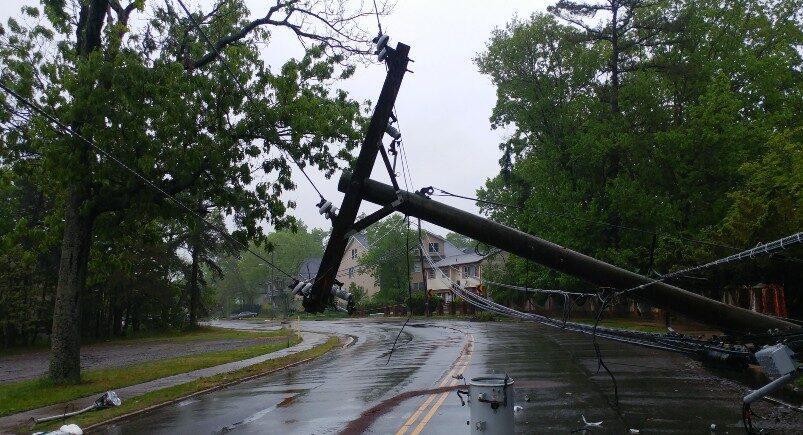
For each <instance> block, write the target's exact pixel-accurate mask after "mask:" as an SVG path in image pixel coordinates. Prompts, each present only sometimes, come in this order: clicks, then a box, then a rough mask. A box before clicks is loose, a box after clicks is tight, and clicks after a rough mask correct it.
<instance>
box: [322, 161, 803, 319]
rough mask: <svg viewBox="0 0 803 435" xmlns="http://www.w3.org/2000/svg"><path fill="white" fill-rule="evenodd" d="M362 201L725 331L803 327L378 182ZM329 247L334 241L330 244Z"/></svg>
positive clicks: (367, 183) (343, 181) (346, 179)
mask: <svg viewBox="0 0 803 435" xmlns="http://www.w3.org/2000/svg"><path fill="white" fill-rule="evenodd" d="M352 184H353V181H352V176H350V175H349V174H344V175H343V176H342V177H341V178H340V183H339V184H338V189H339V190H340V191H346V190H347V189H348V188H349V186H351V185H352ZM360 185H361V190H360V192H361V193H362V195H363V197H362V198H363V199H365V200H366V201H370V202H373V203H374V204H378V205H381V206H384V207H388V206H394V209H395V210H396V211H399V212H401V213H404V214H407V215H410V216H414V217H417V218H420V219H423V220H425V221H427V222H430V223H433V224H435V225H438V226H440V227H443V228H448V229H449V230H452V231H454V232H457V233H460V234H463V235H465V236H467V237H471V238H472V239H474V240H478V241H480V242H482V243H486V244H488V245H491V246H496V247H497V248H500V249H503V250H505V251H508V252H510V253H512V254H515V255H518V256H520V257H522V258H526V259H528V260H532V261H534V262H536V263H539V264H541V265H544V266H546V267H549V268H550V269H554V270H557V271H559V272H563V273H565V274H567V275H571V276H574V277H577V278H580V279H583V280H585V281H588V282H590V283H593V284H595V285H598V286H601V287H611V288H617V289H629V288H633V287H636V286H639V285H642V284H647V283H651V284H650V285H649V286H646V287H645V288H643V289H640V290H638V291H634V292H633V296H634V297H638V298H644V299H647V300H649V301H652V302H653V303H655V304H656V305H658V306H661V307H664V308H667V309H670V310H672V311H674V312H677V313H680V314H683V315H685V316H687V317H689V318H691V319H694V320H697V321H699V322H702V323H705V324H708V325H711V326H715V327H717V328H720V329H721V330H723V331H728V332H737V333H746V332H759V333H760V332H767V330H769V329H776V328H777V329H782V330H788V329H799V328H800V327H799V326H797V325H795V324H793V323H789V322H786V321H783V320H781V319H777V318H774V317H770V316H766V315H764V314H760V313H756V312H753V311H749V310H745V309H743V308H739V307H734V306H731V305H727V304H724V303H722V302H719V301H715V300H713V299H709V298H706V297H704V296H701V295H698V294H696V293H692V292H690V291H687V290H683V289H681V288H678V287H675V286H673V285H670V284H667V283H664V282H660V281H658V282H656V281H654V280H652V279H650V278H647V277H645V276H642V275H639V274H637V273H633V272H630V271H628V270H625V269H622V268H620V267H617V266H614V265H612V264H608V263H606V262H604V261H601V260H597V259H596V258H592V257H589V256H587V255H584V254H581V253H579V252H575V251H572V250H571V249H568V248H564V247H563V246H560V245H556V244H554V243H552V242H549V241H546V240H543V239H540V238H538V237H535V236H532V235H530V234H527V233H524V232H522V231H519V230H517V229H515V228H510V227H507V226H505V225H502V224H500V223H497V222H493V221H491V220H488V219H485V218H483V217H480V216H477V215H474V214H471V213H468V212H465V211H463V210H460V209H457V208H454V207H451V206H448V205H446V204H443V203H440V202H437V201H434V200H432V199H429V198H427V197H425V196H423V195H419V194H412V193H410V192H407V191H404V190H399V189H394V188H393V187H391V186H388V185H387V184H384V183H380V182H378V181H374V180H362V181H361V183H360ZM330 243H331V242H330Z"/></svg>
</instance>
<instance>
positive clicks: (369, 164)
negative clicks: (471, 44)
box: [303, 36, 410, 313]
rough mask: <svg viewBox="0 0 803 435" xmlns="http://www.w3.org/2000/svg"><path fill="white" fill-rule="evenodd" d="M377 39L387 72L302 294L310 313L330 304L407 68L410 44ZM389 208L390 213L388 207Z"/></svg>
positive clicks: (305, 307)
mask: <svg viewBox="0 0 803 435" xmlns="http://www.w3.org/2000/svg"><path fill="white" fill-rule="evenodd" d="M383 38H384V39H383ZM377 39H378V51H379V53H378V54H379V55H380V59H384V60H385V61H386V64H387V66H388V73H387V76H386V77H385V83H384V85H382V92H381V93H380V94H379V100H378V101H377V102H376V107H375V108H374V113H373V115H372V116H371V122H370V124H369V125H368V132H367V133H366V134H365V140H364V141H363V143H362V145H361V146H360V154H359V156H358V157H357V162H356V164H355V165H354V168H353V169H352V176H351V182H350V183H349V184H348V186H345V187H344V189H343V190H342V191H343V192H345V194H346V195H345V196H344V197H343V203H342V205H341V206H340V212H339V213H338V214H337V216H335V217H334V219H333V222H332V232H331V233H330V235H329V243H327V245H326V250H325V251H324V253H323V258H322V259H321V265H320V267H319V269H318V274H317V276H316V277H315V281H314V282H313V284H312V288H311V289H310V293H309V295H305V296H304V302H303V304H304V309H305V310H306V311H307V312H310V313H317V312H321V311H323V310H324V309H325V308H326V307H327V306H329V305H331V300H332V286H333V285H334V284H335V277H336V276H337V273H338V269H339V268H340V261H341V260H342V258H343V254H344V253H345V251H346V244H347V243H348V239H349V236H350V234H351V233H352V231H353V227H354V221H355V219H356V218H357V212H358V210H359V209H360V203H361V202H362V199H363V192H362V188H363V183H365V181H367V180H368V177H370V176H371V170H373V167H374V163H375V162H376V156H377V153H379V149H380V147H382V146H383V145H382V143H381V140H382V137H383V135H384V134H385V132H386V131H387V130H388V123H389V121H390V118H391V114H392V112H393V106H394V104H395V103H396V96H397V95H398V94H399V88H400V87H401V82H402V79H403V78H404V73H405V72H406V71H407V64H408V62H409V59H408V57H407V55H408V53H409V52H410V47H409V46H407V45H405V44H402V43H399V44H397V45H396V49H392V48H390V47H389V46H386V44H387V36H380V37H379V38H377ZM382 42H384V44H382ZM383 45H384V46H383ZM383 159H385V160H386V159H387V158H386V156H384V155H383ZM391 202H393V201H391ZM389 211H390V212H392V210H389ZM377 220H378V219H377Z"/></svg>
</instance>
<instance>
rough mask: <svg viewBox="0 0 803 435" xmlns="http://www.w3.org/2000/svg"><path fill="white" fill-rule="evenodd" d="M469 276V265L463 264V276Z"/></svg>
mask: <svg viewBox="0 0 803 435" xmlns="http://www.w3.org/2000/svg"><path fill="white" fill-rule="evenodd" d="M470 276H471V267H470V266H463V278H468V277H470Z"/></svg>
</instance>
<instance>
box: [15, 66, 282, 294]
mask: <svg viewBox="0 0 803 435" xmlns="http://www.w3.org/2000/svg"><path fill="white" fill-rule="evenodd" d="M0 89H3V90H4V91H6V92H7V93H8V94H10V95H11V96H13V97H14V98H16V99H17V100H18V101H19V102H21V103H22V104H24V105H26V106H28V107H29V108H30V109H31V110H33V111H34V112H36V113H38V114H40V115H42V116H44V117H45V118H46V119H47V120H48V121H50V123H49V124H48V125H50V127H51V128H52V129H53V130H54V131H56V132H57V133H61V134H66V135H69V136H72V137H74V138H76V139H79V140H80V141H82V142H84V143H86V144H87V145H89V146H90V147H91V148H92V149H94V150H95V151H97V152H98V153H99V154H101V155H103V156H104V157H106V158H107V159H109V160H111V161H112V162H114V163H115V164H117V165H118V166H120V167H121V168H123V169H124V170H125V171H127V172H129V173H131V174H132V175H133V176H134V177H135V178H138V179H139V180H140V181H142V182H143V183H144V184H145V185H147V186H148V187H150V188H151V189H153V190H155V191H156V192H158V193H159V194H161V195H162V196H164V197H165V198H167V199H168V200H169V201H171V202H173V203H174V204H176V205H177V206H178V207H179V208H182V209H184V210H185V211H186V212H188V213H190V214H191V215H193V216H195V217H196V218H198V219H200V221H201V222H202V223H204V224H206V225H207V226H208V227H210V228H212V229H214V230H216V231H217V232H218V233H220V235H221V236H223V238H225V239H226V240H227V241H229V242H230V243H233V244H235V245H237V246H240V247H241V248H243V249H245V250H246V251H248V252H250V253H251V254H253V255H254V256H255V257H257V258H259V259H260V260H262V261H264V262H265V264H267V265H268V266H270V267H272V268H273V269H275V270H277V271H278V272H281V273H282V274H284V275H285V276H287V277H288V278H291V279H292V278H294V277H293V276H292V275H291V274H290V273H288V272H286V271H285V270H284V269H282V268H280V267H279V266H277V265H276V264H274V263H273V262H271V261H270V260H268V259H266V258H265V257H263V256H262V255H260V254H259V253H257V252H255V251H254V250H252V249H251V248H250V247H249V246H248V245H247V244H245V243H242V242H240V241H239V240H237V239H236V238H234V237H232V236H231V235H230V234H229V232H228V231H227V230H226V229H225V228H223V227H221V226H219V225H217V224H214V223H212V222H209V221H207V220H206V219H205V218H204V217H203V215H201V214H200V213H198V212H197V211H195V210H194V209H193V208H192V207H190V206H188V205H186V204H184V203H183V202H182V201H181V200H179V199H178V198H176V197H175V196H173V195H171V194H170V193H168V192H167V191H165V190H164V189H162V188H161V187H159V186H158V185H157V184H156V183H154V182H152V181H151V180H149V179H148V178H147V177H145V176H144V175H142V174H141V173H139V172H138V171H136V170H135V169H133V168H131V167H130V166H128V165H127V164H126V163H125V162H123V161H122V160H120V159H119V158H117V157H116V156H115V155H113V154H112V153H110V152H108V151H106V150H105V149H103V148H102V147H101V146H100V145H98V144H97V143H96V142H95V141H94V140H92V139H88V138H86V137H84V136H83V135H81V134H80V133H78V132H77V131H75V130H73V129H72V128H71V127H70V126H68V125H66V124H64V123H63V122H61V121H59V119H58V118H56V116H55V115H52V114H50V113H48V112H47V111H46V110H44V109H43V108H41V107H39V105H38V104H36V103H34V102H32V101H30V100H28V99H27V98H25V97H23V96H22V95H20V94H18V93H17V92H16V91H14V90H13V89H11V88H9V87H8V86H6V84H5V83H3V82H2V81H0ZM54 126H55V127H54Z"/></svg>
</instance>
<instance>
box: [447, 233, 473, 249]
mask: <svg viewBox="0 0 803 435" xmlns="http://www.w3.org/2000/svg"><path fill="white" fill-rule="evenodd" d="M446 240H448V241H449V242H451V243H452V244H453V245H455V246H457V247H458V248H460V249H471V250H473V249H474V241H473V240H471V239H470V238H468V237H466V236H464V235H462V234H458V233H452V232H449V233H446Z"/></svg>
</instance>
